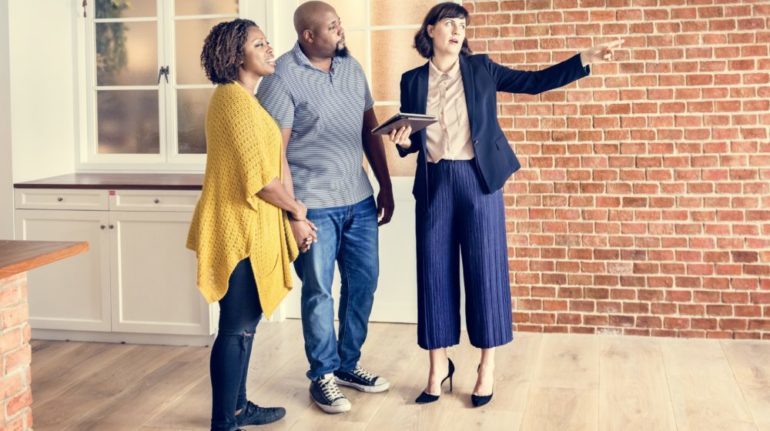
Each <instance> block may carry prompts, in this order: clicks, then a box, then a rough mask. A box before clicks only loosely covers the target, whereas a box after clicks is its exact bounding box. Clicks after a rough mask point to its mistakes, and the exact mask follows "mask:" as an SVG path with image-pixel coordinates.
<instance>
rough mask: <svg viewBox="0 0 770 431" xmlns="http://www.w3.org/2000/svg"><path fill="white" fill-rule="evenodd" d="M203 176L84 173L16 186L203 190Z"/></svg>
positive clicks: (19, 187)
mask: <svg viewBox="0 0 770 431" xmlns="http://www.w3.org/2000/svg"><path fill="white" fill-rule="evenodd" d="M202 184H203V174H97V173H87V174H84V173H80V174H67V175H60V176H57V177H50V178H43V179H40V180H34V181H25V182H23V183H16V184H14V187H15V188H17V189H125V190H200V189H201V185H202Z"/></svg>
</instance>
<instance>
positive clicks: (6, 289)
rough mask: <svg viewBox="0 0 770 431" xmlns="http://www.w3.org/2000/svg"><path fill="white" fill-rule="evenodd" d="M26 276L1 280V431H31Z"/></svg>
mask: <svg viewBox="0 0 770 431" xmlns="http://www.w3.org/2000/svg"><path fill="white" fill-rule="evenodd" d="M28 319H29V311H28V307H27V276H26V274H19V275H15V276H12V277H9V278H6V279H0V371H1V372H2V373H0V430H9V431H11V430H13V431H17V430H26V429H32V410H31V408H30V406H31V405H32V392H31V389H30V382H31V377H30V369H29V365H30V360H31V350H30V346H29V336H30V328H29V324H28V323H27V320H28Z"/></svg>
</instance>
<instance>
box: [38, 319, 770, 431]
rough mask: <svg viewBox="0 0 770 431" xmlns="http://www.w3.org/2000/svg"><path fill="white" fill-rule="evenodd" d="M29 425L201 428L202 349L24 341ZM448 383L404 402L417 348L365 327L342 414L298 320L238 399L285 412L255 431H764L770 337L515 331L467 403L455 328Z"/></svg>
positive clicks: (270, 333)
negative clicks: (325, 393) (319, 401)
mask: <svg viewBox="0 0 770 431" xmlns="http://www.w3.org/2000/svg"><path fill="white" fill-rule="evenodd" d="M31 344H32V349H33V353H32V355H33V358H32V375H33V413H34V421H35V429H36V430H42V431H48V430H56V431H61V430H78V431H88V430H97V429H109V430H110V431H123V430H126V431H128V430H144V431H161V430H163V431H166V430H201V431H203V430H207V429H208V428H209V420H210V414H211V412H210V409H211V389H210V383H209V375H208V363H209V355H210V348H198V347H163V346H140V345H133V346H128V345H120V344H103V343H70V342H58V341H56V342H50V341H37V340H35V341H33V342H32V343H31ZM449 354H450V357H451V358H452V360H453V361H454V362H455V364H456V365H457V371H456V374H455V380H454V391H453V392H452V393H448V392H447V390H448V385H444V391H445V392H444V393H443V394H442V395H441V399H440V400H439V401H438V402H436V403H432V404H427V405H417V404H415V403H414V398H415V397H416V396H417V395H418V394H419V393H420V392H421V391H422V390H423V388H424V385H425V383H426V378H427V375H426V373H427V367H428V360H427V353H426V352H425V351H423V350H422V349H420V348H419V347H417V345H416V343H415V328H414V326H412V325H393V324H372V325H371V326H370V335H369V338H368V340H367V343H366V345H365V346H364V351H363V356H362V360H361V361H362V365H364V366H365V367H367V368H370V369H371V370H372V371H375V372H378V373H381V374H382V375H383V376H385V377H386V378H388V379H389V380H390V381H391V384H392V387H391V389H390V390H389V391H387V392H385V393H381V394H364V393H359V392H357V391H355V390H352V389H349V388H344V389H343V390H344V391H345V393H346V394H347V395H348V396H349V398H350V399H351V402H352V403H353V410H352V411H351V412H349V413H346V414H341V415H326V414H325V413H323V412H321V411H320V410H319V409H318V408H317V407H316V406H315V405H314V404H313V403H312V402H311V400H310V397H309V394H308V385H309V382H308V379H307V378H306V377H305V372H306V371H307V359H306V358H305V353H304V346H303V342H302V327H301V324H300V322H299V321H296V320H288V321H286V322H282V323H269V324H261V325H260V326H259V329H258V331H257V335H256V339H255V341H254V351H253V354H252V361H251V363H250V365H249V382H248V388H249V397H250V399H252V400H253V401H255V402H257V403H258V404H260V405H280V406H284V407H286V409H287V416H286V418H284V419H283V420H281V421H279V422H277V423H275V424H272V425H269V426H264V427H260V429H265V430H318V429H335V430H364V429H365V430H371V431H379V430H390V429H398V430H431V431H432V430H435V429H441V430H452V431H454V430H462V431H465V430H469V429H483V430H485V431H486V430H506V431H508V430H514V431H515V430H526V431H547V430H559V431H569V430H581V431H582V430H596V429H601V430H614V429H622V430H623V431H626V430H636V429H644V431H658V430H673V429H676V430H677V431H685V430H697V431H701V430H730V431H734V430H737V431H741V430H763V431H770V427H769V426H768V423H769V422H770V421H769V420H768V415H770V413H769V412H770V395H768V394H770V375H769V373H770V367H767V365H766V364H768V363H770V344H768V343H765V342H745V341H734V340H725V341H722V342H721V343H720V342H719V341H716V340H681V339H658V338H643V337H641V338H639V337H606V336H583V335H572V334H570V335H564V334H519V335H517V338H516V340H515V341H514V342H513V343H511V344H509V345H507V346H504V347H501V348H499V349H498V351H497V360H496V362H497V367H496V368H497V373H496V381H495V390H494V393H495V395H494V399H493V400H492V402H491V403H490V404H488V405H487V406H484V407H482V408H480V409H474V408H472V407H471V405H470V401H469V396H470V393H471V391H472V390H473V386H474V383H475V381H476V365H477V363H478V361H479V351H478V350H477V349H474V348H473V347H472V346H470V345H469V344H468V342H467V336H466V334H463V339H462V342H461V344H460V345H459V346H456V347H454V348H452V349H450V350H449Z"/></svg>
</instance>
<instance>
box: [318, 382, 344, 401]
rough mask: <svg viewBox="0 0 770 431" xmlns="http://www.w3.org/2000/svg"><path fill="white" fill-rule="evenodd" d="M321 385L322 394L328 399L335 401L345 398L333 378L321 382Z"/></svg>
mask: <svg viewBox="0 0 770 431" xmlns="http://www.w3.org/2000/svg"><path fill="white" fill-rule="evenodd" d="M319 384H320V386H321V392H323V393H324V396H325V397H326V399H328V400H330V401H334V400H336V399H338V398H343V397H344V396H343V395H342V392H341V391H340V387H339V386H337V383H336V382H335V381H334V378H333V377H329V378H327V379H324V380H321V381H320V382H319Z"/></svg>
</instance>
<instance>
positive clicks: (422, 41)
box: [414, 2, 473, 58]
mask: <svg viewBox="0 0 770 431" xmlns="http://www.w3.org/2000/svg"><path fill="white" fill-rule="evenodd" d="M444 18H465V22H466V24H470V21H471V16H470V14H469V13H468V10H467V9H465V8H464V7H462V5H459V4H457V3H453V2H444V3H439V4H437V5H436V6H433V7H432V8H431V9H430V10H429V11H428V14H427V15H425V19H423V21H422V26H420V30H418V31H417V34H415V35H414V48H415V49H416V50H417V52H418V53H419V54H420V55H421V56H423V57H425V58H431V57H433V39H432V38H431V37H430V36H429V35H428V26H429V25H436V23H437V22H439V21H441V20H442V19H444ZM471 54H473V52H472V51H471V49H470V48H469V47H468V39H467V38H466V39H465V40H463V46H462V48H461V49H460V55H471Z"/></svg>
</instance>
